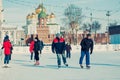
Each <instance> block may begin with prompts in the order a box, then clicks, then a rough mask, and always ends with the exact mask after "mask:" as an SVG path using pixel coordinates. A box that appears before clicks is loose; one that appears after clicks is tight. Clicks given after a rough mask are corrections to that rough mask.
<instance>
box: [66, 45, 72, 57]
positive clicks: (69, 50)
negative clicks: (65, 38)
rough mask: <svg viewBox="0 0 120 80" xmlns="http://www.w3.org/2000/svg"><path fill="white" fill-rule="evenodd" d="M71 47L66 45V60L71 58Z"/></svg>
mask: <svg viewBox="0 0 120 80" xmlns="http://www.w3.org/2000/svg"><path fill="white" fill-rule="evenodd" d="M71 50H72V48H71V45H70V44H69V43H67V44H66V58H69V59H70V58H71Z"/></svg>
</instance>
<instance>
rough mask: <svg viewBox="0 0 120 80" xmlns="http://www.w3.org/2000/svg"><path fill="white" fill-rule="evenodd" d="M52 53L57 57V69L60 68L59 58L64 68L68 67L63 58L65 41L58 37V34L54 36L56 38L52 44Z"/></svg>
mask: <svg viewBox="0 0 120 80" xmlns="http://www.w3.org/2000/svg"><path fill="white" fill-rule="evenodd" d="M52 52H53V53H56V55H57V64H58V68H60V67H61V56H62V59H63V63H64V64H65V66H68V64H67V62H66V57H65V40H64V38H62V37H61V36H60V34H59V33H57V34H56V38H55V39H54V40H53V42H52Z"/></svg>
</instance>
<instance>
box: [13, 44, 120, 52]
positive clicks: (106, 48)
mask: <svg viewBox="0 0 120 80" xmlns="http://www.w3.org/2000/svg"><path fill="white" fill-rule="evenodd" d="M80 50H81V47H80V46H79V45H77V46H74V45H72V52H74V53H75V52H77V53H78V52H80ZM118 50H120V45H95V46H94V51H118ZM42 52H43V53H52V51H51V46H45V47H44V49H43V50H42ZM13 53H28V54H30V52H29V46H14V47H13Z"/></svg>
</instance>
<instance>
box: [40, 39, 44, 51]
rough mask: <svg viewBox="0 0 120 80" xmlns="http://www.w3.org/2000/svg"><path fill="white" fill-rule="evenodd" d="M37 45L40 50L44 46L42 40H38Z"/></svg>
mask: <svg viewBox="0 0 120 80" xmlns="http://www.w3.org/2000/svg"><path fill="white" fill-rule="evenodd" d="M39 45H40V50H42V49H43V48H44V44H43V41H41V40H39Z"/></svg>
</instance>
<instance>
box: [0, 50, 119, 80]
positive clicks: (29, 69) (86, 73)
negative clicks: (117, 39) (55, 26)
mask: <svg viewBox="0 0 120 80" xmlns="http://www.w3.org/2000/svg"><path fill="white" fill-rule="evenodd" d="M79 57H80V52H79V51H75V52H74V51H72V58H71V59H67V60H68V64H69V67H68V68H67V67H65V66H64V65H63V64H62V67H61V68H60V69H58V68H57V63H56V62H57V60H56V55H55V54H53V53H51V52H48V54H47V53H44V52H43V54H42V55H41V58H40V66H34V65H33V64H34V61H30V60H29V59H30V53H26V54H14V53H13V55H12V61H11V62H10V67H11V68H2V63H1V62H3V61H1V62H0V66H1V67H0V80H120V52H119V51H116V52H115V51H106V52H105V51H102V52H100V51H99V52H94V53H93V54H92V55H91V69H86V68H84V69H80V67H79ZM84 63H85V61H84ZM84 67H85V65H84Z"/></svg>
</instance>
